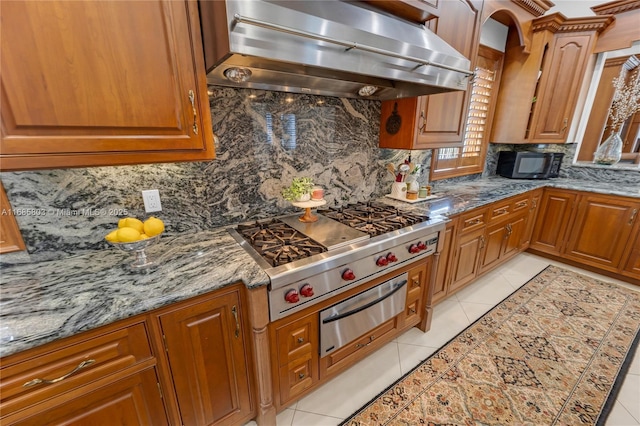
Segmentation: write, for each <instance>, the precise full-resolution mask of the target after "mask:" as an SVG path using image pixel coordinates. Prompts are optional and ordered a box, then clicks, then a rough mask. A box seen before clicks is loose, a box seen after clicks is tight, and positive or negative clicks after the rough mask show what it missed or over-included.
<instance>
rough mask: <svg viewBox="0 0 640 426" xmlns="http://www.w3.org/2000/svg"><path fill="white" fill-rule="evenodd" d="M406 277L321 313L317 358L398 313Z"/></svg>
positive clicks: (402, 306) (401, 306) (365, 292)
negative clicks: (318, 354) (318, 353)
mask: <svg viewBox="0 0 640 426" xmlns="http://www.w3.org/2000/svg"><path fill="white" fill-rule="evenodd" d="M408 276H409V275H408V274H407V273H406V272H405V273H404V274H402V275H399V276H398V277H395V278H393V279H391V280H389V281H385V282H384V283H382V284H379V285H377V286H375V287H373V288H371V289H369V290H367V291H364V292H362V293H360V294H358V295H356V296H353V297H351V298H349V299H347V300H345V301H342V302H340V303H338V304H336V305H333V306H331V307H330V308H327V309H325V310H323V311H321V312H320V357H323V356H326V355H328V354H330V353H331V352H333V351H335V350H337V349H339V348H341V347H343V346H344V345H346V344H348V343H349V342H352V341H353V340H355V339H357V338H358V337H361V336H363V335H365V334H366V333H367V332H369V331H370V330H373V329H374V328H375V327H377V326H379V325H380V324H382V323H384V322H385V321H387V320H389V319H391V318H393V317H395V316H396V315H398V314H399V313H401V312H402V311H403V310H404V305H405V302H406V297H407V291H406V284H407V281H408ZM372 338H373V337H372Z"/></svg>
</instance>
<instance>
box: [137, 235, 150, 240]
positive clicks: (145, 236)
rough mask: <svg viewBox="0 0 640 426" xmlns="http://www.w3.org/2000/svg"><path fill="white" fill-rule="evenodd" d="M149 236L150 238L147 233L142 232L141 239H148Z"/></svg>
mask: <svg viewBox="0 0 640 426" xmlns="http://www.w3.org/2000/svg"><path fill="white" fill-rule="evenodd" d="M147 238H149V236H148V235H147V234H140V238H139V239H140V240H146V239H147Z"/></svg>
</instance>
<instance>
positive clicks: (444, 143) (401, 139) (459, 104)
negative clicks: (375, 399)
mask: <svg viewBox="0 0 640 426" xmlns="http://www.w3.org/2000/svg"><path fill="white" fill-rule="evenodd" d="M437 4H438V11H437V13H438V17H436V18H433V19H431V20H429V21H428V22H427V27H428V28H429V29H430V30H431V31H433V32H435V33H436V34H438V36H440V37H441V38H442V39H443V40H444V41H446V42H447V43H448V44H450V45H451V46H452V47H453V48H454V49H456V50H457V51H458V52H460V53H462V54H463V55H464V56H465V57H467V58H469V59H470V60H471V68H472V69H473V66H474V64H475V59H476V55H477V52H478V46H479V37H480V26H481V23H480V10H481V9H482V5H481V3H478V2H476V1H471V0H450V1H440V2H438V3H437ZM468 87H469V88H470V87H471V81H469V85H468ZM470 96H471V90H466V91H456V92H450V93H440V94H436V95H429V96H420V97H418V98H405V99H398V100H393V101H385V102H383V103H382V110H381V121H380V147H381V148H392V149H431V148H443V147H451V146H460V145H462V140H463V137H464V129H465V122H466V119H467V109H468V107H469V99H470ZM392 115H399V116H400V117H401V120H402V121H401V125H400V130H399V131H398V132H397V133H394V134H390V133H389V132H388V131H387V129H386V122H387V120H388V119H389V117H391V116H392Z"/></svg>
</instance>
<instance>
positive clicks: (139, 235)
mask: <svg viewBox="0 0 640 426" xmlns="http://www.w3.org/2000/svg"><path fill="white" fill-rule="evenodd" d="M163 232H164V222H162V220H160V219H158V218H157V217H154V216H151V217H150V218H148V219H147V220H145V221H144V222H143V221H141V220H140V219H137V218H135V217H125V218H122V219H120V220H119V221H118V229H114V230H113V231H111V232H109V233H108V234H107V235H106V236H105V237H104V238H105V240H107V241H108V242H109V243H110V244H111V245H113V246H114V247H116V248H118V249H120V250H122V251H128V252H133V253H135V255H136V258H135V260H134V262H133V263H131V264H130V265H129V266H130V267H131V268H133V269H140V268H147V267H149V266H151V265H154V262H153V261H152V260H151V259H149V258H148V257H147V254H146V253H145V251H144V250H145V249H146V248H147V247H149V246H152V245H154V244H156V243H157V242H158V241H160V235H161V234H162V233H163Z"/></svg>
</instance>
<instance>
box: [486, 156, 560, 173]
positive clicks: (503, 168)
mask: <svg viewBox="0 0 640 426" xmlns="http://www.w3.org/2000/svg"><path fill="white" fill-rule="evenodd" d="M562 157H564V153H561V152H534V151H500V153H499V155H498V168H497V170H496V173H497V174H498V175H500V176H502V177H506V178H511V179H549V178H555V177H558V175H559V174H560V165H561V164H562Z"/></svg>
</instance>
